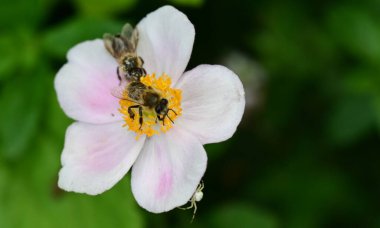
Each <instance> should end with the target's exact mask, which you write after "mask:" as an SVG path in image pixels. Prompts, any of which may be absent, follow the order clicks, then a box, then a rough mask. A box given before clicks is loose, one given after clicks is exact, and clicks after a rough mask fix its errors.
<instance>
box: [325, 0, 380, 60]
mask: <svg viewBox="0 0 380 228" xmlns="http://www.w3.org/2000/svg"><path fill="white" fill-rule="evenodd" d="M379 24H380V20H379V18H378V16H377V12H375V13H373V14H371V10H369V9H368V8H363V7H360V6H356V5H352V6H351V5H339V6H338V7H335V8H332V9H331V10H330V14H329V15H328V25H329V26H330V30H331V33H332V34H333V35H334V38H335V39H336V40H337V42H339V43H340V45H341V46H342V47H343V48H345V49H346V50H347V51H349V52H350V54H352V55H354V56H356V57H357V58H358V59H359V60H361V61H363V60H364V61H366V62H370V63H374V64H377V65H378V64H379V63H380V42H379V40H380V26H379Z"/></svg>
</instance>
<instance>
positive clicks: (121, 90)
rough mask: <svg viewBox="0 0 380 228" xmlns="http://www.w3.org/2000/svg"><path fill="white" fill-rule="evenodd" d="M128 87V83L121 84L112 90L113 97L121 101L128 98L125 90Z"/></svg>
mask: <svg viewBox="0 0 380 228" xmlns="http://www.w3.org/2000/svg"><path fill="white" fill-rule="evenodd" d="M126 86H127V83H126V82H124V83H121V84H120V85H119V86H116V87H114V88H113V89H112V90H111V94H112V96H114V97H116V98H119V99H126V98H127V95H126V93H125V89H126V88H125V87H126Z"/></svg>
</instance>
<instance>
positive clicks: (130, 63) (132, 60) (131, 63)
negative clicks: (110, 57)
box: [123, 56, 138, 70]
mask: <svg viewBox="0 0 380 228" xmlns="http://www.w3.org/2000/svg"><path fill="white" fill-rule="evenodd" d="M137 64H138V63H137V58H136V57H134V56H127V57H125V58H124V60H123V65H124V67H125V69H126V70H129V69H132V68H136V67H137Z"/></svg>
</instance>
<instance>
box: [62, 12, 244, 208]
mask: <svg viewBox="0 0 380 228" xmlns="http://www.w3.org/2000/svg"><path fill="white" fill-rule="evenodd" d="M137 29H138V31H139V35H140V38H139V42H138V47H137V54H138V55H139V56H141V57H142V58H143V60H144V61H145V64H144V68H145V69H146V71H147V73H148V74H149V75H150V76H151V75H152V74H155V75H157V76H160V75H167V76H169V77H170V79H171V87H172V88H169V89H172V90H173V91H179V102H180V104H178V107H177V108H179V109H180V110H182V111H181V113H180V114H179V115H178V116H173V118H174V117H176V119H175V120H174V122H175V123H174V124H170V123H169V125H170V126H169V127H167V128H166V129H164V130H163V131H162V132H157V133H158V134H151V135H149V134H148V135H147V132H138V131H136V129H135V130H133V123H132V124H131V123H129V124H128V123H127V121H128V116H125V115H124V114H122V113H123V110H124V111H125V109H123V107H122V106H123V105H122V101H120V100H119V99H117V98H116V97H114V96H113V95H112V94H111V90H112V89H113V88H114V87H115V86H117V85H118V84H119V81H118V78H117V75H116V68H117V62H116V60H115V59H114V58H113V57H112V56H111V55H110V54H109V53H108V52H107V50H106V49H105V47H104V44H103V41H102V40H100V39H97V40H93V41H86V42H83V43H80V44H78V45H76V46H75V47H73V48H72V49H71V50H70V51H69V52H68V55H67V59H68V63H66V64H65V65H64V66H63V67H62V68H61V69H60V70H59V72H58V74H57V76H56V79H55V89H56V91H57V95H58V100H59V103H60V105H61V107H62V109H63V110H64V111H65V113H66V114H67V115H68V116H69V117H71V118H73V119H74V120H76V121H77V122H75V123H73V124H72V125H71V126H70V127H69V128H68V129H67V132H66V139H65V145H64V149H63V152H62V158H61V161H62V169H61V170H60V172H59V183H58V184H59V187H60V188H62V189H64V190H66V191H74V192H79V193H86V194H90V195H96V194H100V193H102V192H104V191H106V190H108V189H110V188H111V187H112V186H114V185H115V184H116V183H117V182H118V181H119V180H120V179H121V178H122V177H123V176H124V175H125V174H126V173H127V172H128V170H129V169H130V168H131V167H132V165H133V167H132V180H131V182H132V183H131V184H132V191H133V194H134V196H135V198H136V200H137V202H138V204H139V205H140V206H141V207H143V208H145V209H146V210H148V211H151V212H155V213H159V212H164V211H168V210H171V209H173V208H175V207H178V206H180V205H183V204H185V203H186V202H187V201H188V200H189V199H190V198H191V196H192V195H193V193H194V191H195V190H196V188H197V185H198V183H199V182H200V180H201V178H202V176H203V174H204V172H205V170H206V165H207V156H206V153H205V150H204V148H203V146H202V145H203V144H207V143H215V142H220V141H223V140H226V139H228V138H230V137H231V136H232V135H233V133H234V132H235V130H236V127H237V125H238V124H239V122H240V120H241V118H242V115H243V111H244V105H245V99H244V90H243V86H242V84H241V82H240V80H239V78H238V77H237V76H236V75H235V74H234V73H233V72H232V71H230V70H228V69H227V68H225V67H223V66H218V65H200V66H198V67H196V68H194V69H192V70H190V71H187V72H185V73H184V71H185V68H186V65H187V63H188V61H189V58H190V55H191V51H192V47H193V42H194V36H195V32H194V27H193V25H192V24H191V22H190V21H189V20H188V18H187V17H186V16H185V15H184V14H183V13H181V12H179V11H178V10H176V9H175V8H173V7H171V6H164V7H161V8H159V9H158V10H156V11H155V12H153V13H150V14H148V15H147V16H146V17H145V18H144V19H143V20H142V21H140V23H139V24H138V25H137ZM205 51H212V50H205ZM157 80H158V79H157ZM166 82H167V81H166ZM169 83H170V81H169ZM169 87H170V84H169ZM180 91H182V92H180ZM180 93H182V100H181V96H180V95H181V94H180ZM169 102H170V101H169ZM144 117H145V114H144ZM168 122H169V121H168ZM165 123H166V122H165ZM158 124H160V123H158ZM125 125H128V126H129V127H123V126H125ZM161 127H162V126H161ZM135 131H136V132H137V133H138V134H140V136H139V137H138V138H136V136H137V135H138V134H136V132H135Z"/></svg>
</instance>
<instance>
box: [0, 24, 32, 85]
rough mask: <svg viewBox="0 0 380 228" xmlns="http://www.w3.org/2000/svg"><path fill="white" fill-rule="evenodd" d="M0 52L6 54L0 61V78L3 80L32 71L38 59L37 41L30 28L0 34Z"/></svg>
mask: <svg viewBox="0 0 380 228" xmlns="http://www.w3.org/2000/svg"><path fill="white" fill-rule="evenodd" d="M16 48H17V50H22V51H15V50H16ZM0 53H2V55H3V56H6V57H5V58H3V59H2V60H1V61H0V80H5V79H7V78H10V77H11V76H12V75H20V74H22V73H24V72H28V73H30V72H31V71H32V69H33V68H34V67H35V65H36V63H37V60H38V54H39V50H38V43H37V41H36V39H35V37H34V34H33V33H32V31H31V30H29V29H19V30H17V31H12V32H9V33H7V34H6V35H4V36H0Z"/></svg>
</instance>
